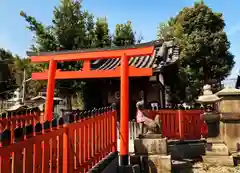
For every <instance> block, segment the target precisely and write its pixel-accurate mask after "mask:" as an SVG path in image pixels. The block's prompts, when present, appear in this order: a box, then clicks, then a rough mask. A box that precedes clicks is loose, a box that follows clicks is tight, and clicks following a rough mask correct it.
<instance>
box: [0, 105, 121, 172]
mask: <svg viewBox="0 0 240 173" xmlns="http://www.w3.org/2000/svg"><path fill="white" fill-rule="evenodd" d="M21 132H22V131H21ZM14 134H16V131H15V133H14ZM10 135H11V134H10ZM28 135H29V134H28ZM21 136H26V134H25V133H23V132H22V133H21ZM18 139H19V138H18ZM116 145H117V134H116V112H115V111H112V110H111V109H110V108H105V109H100V110H94V111H91V112H87V113H86V114H85V116H79V115H75V116H71V118H70V123H69V124H64V120H63V118H60V119H58V120H53V121H52V122H45V123H43V124H40V123H38V124H36V125H35V126H34V127H33V128H32V133H31V137H29V138H25V137H23V138H21V139H19V141H17V142H15V143H11V144H9V145H7V146H6V145H3V146H2V147H0V172H1V173H5V172H6V173H7V172H9V173H10V172H27V173H30V172H33V173H49V172H52V173H61V172H68V173H72V172H81V173H85V172H87V171H88V170H89V169H90V168H92V167H93V166H94V165H95V164H96V163H98V162H99V161H100V160H101V159H102V158H104V157H105V156H107V155H108V154H109V153H111V152H116V150H117V146H116Z"/></svg>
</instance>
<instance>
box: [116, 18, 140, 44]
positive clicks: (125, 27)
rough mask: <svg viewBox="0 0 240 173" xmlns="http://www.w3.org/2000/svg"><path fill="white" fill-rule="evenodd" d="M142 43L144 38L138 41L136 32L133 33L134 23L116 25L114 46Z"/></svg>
mask: <svg viewBox="0 0 240 173" xmlns="http://www.w3.org/2000/svg"><path fill="white" fill-rule="evenodd" d="M141 41H142V37H139V39H136V32H134V31H133V29H132V23H131V22H130V21H128V22H127V23H124V24H118V25H116V29H115V33H114V35H113V45H114V46H125V45H133V44H136V43H140V42H141Z"/></svg>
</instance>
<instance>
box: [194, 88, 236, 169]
mask: <svg viewBox="0 0 240 173" xmlns="http://www.w3.org/2000/svg"><path fill="white" fill-rule="evenodd" d="M203 90H204V91H203V95H202V96H199V98H198V100H197V101H198V102H199V103H201V104H202V105H203V106H204V113H203V115H202V117H203V119H204V121H205V122H206V124H207V126H208V137H207V143H206V149H205V156H203V161H204V162H206V163H209V164H220V165H233V157H232V156H230V154H229V150H228V147H227V145H226V144H225V143H224V138H223V129H222V127H221V125H220V124H221V122H220V120H221V116H220V113H219V112H218V103H219V101H220V100H221V98H219V97H218V96H217V95H215V94H213V93H212V91H211V86H210V85H205V86H204V87H203Z"/></svg>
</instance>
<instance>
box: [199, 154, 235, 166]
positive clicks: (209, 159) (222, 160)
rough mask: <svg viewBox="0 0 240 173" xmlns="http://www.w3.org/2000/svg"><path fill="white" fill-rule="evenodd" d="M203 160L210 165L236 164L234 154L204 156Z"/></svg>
mask: <svg viewBox="0 0 240 173" xmlns="http://www.w3.org/2000/svg"><path fill="white" fill-rule="evenodd" d="M202 159H203V162H204V163H207V164H210V165H222V166H234V160H233V157H232V156H203V157H202Z"/></svg>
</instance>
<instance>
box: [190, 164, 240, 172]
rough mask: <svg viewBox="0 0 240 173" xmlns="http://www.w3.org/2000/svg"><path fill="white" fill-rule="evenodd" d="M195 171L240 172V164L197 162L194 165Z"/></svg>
mask: <svg viewBox="0 0 240 173" xmlns="http://www.w3.org/2000/svg"><path fill="white" fill-rule="evenodd" d="M192 170H193V173H240V166H237V167H226V166H209V165H207V164H204V163H196V164H194V165H193V169H192Z"/></svg>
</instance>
